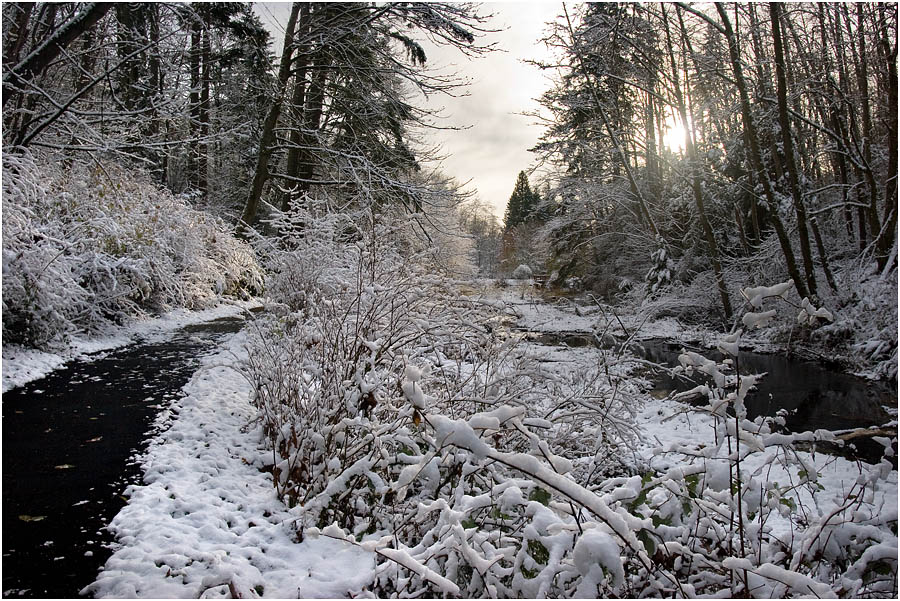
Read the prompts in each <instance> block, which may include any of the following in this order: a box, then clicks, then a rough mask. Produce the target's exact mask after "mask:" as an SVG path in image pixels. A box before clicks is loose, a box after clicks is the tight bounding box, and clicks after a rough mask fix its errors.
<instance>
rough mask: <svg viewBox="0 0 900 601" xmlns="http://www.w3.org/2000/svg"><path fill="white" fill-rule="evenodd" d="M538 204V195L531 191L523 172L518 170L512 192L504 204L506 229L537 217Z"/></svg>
mask: <svg viewBox="0 0 900 601" xmlns="http://www.w3.org/2000/svg"><path fill="white" fill-rule="evenodd" d="M539 204H540V196H538V194H537V193H536V192H534V191H532V189H531V185H530V184H529V183H528V176H527V175H526V174H525V172H524V171H520V172H519V176H518V178H516V187H515V188H514V189H513V193H512V195H511V196H510V197H509V202H508V203H507V205H506V214H505V215H504V218H503V221H504V223H505V225H506V229H507V230H509V229H512V228H514V227H516V226H517V225H521V224H523V223H527V222H529V221H532V220H534V219H535V218H536V217H538V205H539Z"/></svg>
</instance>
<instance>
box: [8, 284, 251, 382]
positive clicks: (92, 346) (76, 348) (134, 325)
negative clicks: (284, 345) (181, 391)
mask: <svg viewBox="0 0 900 601" xmlns="http://www.w3.org/2000/svg"><path fill="white" fill-rule="evenodd" d="M260 304H261V303H260V302H259V301H258V300H251V301H228V302H227V303H223V304H220V305H218V306H216V307H211V308H209V309H204V310H202V311H189V310H187V309H176V310H174V311H171V312H169V313H166V314H164V315H161V316H159V317H154V318H151V319H145V320H135V321H132V322H130V323H128V324H126V325H124V326H119V327H115V328H113V329H111V330H110V332H109V333H108V334H107V335H106V336H102V337H99V338H97V337H92V338H78V337H73V339H72V340H71V341H70V343H69V346H68V348H67V349H65V350H62V351H59V352H56V353H51V352H46V351H40V350H37V349H32V348H25V347H21V346H18V345H4V346H3V350H2V353H0V355H2V358H3V369H2V380H3V392H6V391H7V390H10V389H12V388H16V387H17V386H22V385H23V384H27V383H28V382H31V381H33V380H37V379H38V378H42V377H44V376H46V375H47V374H48V373H50V372H51V371H53V370H55V369H59V368H60V367H62V366H63V365H65V363H66V362H68V361H72V360H74V359H78V360H80V361H90V360H91V359H96V358H98V357H101V356H102V354H100V353H101V352H102V351H109V350H112V349H116V348H120V347H123V346H125V345H127V344H130V343H132V342H134V341H135V340H136V339H138V338H142V339H146V340H148V341H153V340H155V339H159V338H162V337H164V336H166V335H167V334H169V333H171V332H172V331H174V330H177V329H178V328H182V327H184V326H187V325H190V324H195V323H202V322H205V321H210V320H212V319H218V318H221V317H231V316H234V315H240V314H241V313H242V312H244V311H246V310H249V309H252V308H255V307H259V306H260Z"/></svg>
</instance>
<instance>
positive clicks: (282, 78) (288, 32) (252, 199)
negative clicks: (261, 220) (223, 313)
mask: <svg viewBox="0 0 900 601" xmlns="http://www.w3.org/2000/svg"><path fill="white" fill-rule="evenodd" d="M299 13H300V3H299V2H294V3H293V4H292V5H291V16H290V18H288V22H287V28H286V29H285V31H284V47H283V48H282V51H281V64H280V65H279V68H278V87H277V89H276V91H275V96H274V98H272V106H271V107H269V112H268V114H267V115H266V120H265V122H264V123H263V129H262V132H261V134H260V140H259V155H258V157H257V161H256V171H255V172H254V174H253V183H252V184H251V186H250V192H249V194H248V195H247V202H246V204H245V206H244V211H243V213H242V214H241V220H240V222H238V224H237V227H236V228H235V233H236V234H237V235H239V236H244V235H246V231H247V228H249V227H250V226H252V225H253V223H254V222H255V221H256V213H257V211H258V210H259V201H260V199H261V198H262V191H263V187H264V186H265V184H266V180H267V179H268V177H269V159H271V158H272V152H273V150H274V148H273V147H274V144H275V126H276V125H277V124H278V117H279V115H281V103H282V102H283V101H284V94H285V89H286V88H287V82H288V79H290V75H291V57H292V55H293V52H294V28H295V27H296V25H297V15H298V14H299Z"/></svg>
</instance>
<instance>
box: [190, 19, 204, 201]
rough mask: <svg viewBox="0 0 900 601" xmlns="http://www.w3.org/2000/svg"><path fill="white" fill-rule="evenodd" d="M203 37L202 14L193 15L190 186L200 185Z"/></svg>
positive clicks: (196, 186)
mask: <svg viewBox="0 0 900 601" xmlns="http://www.w3.org/2000/svg"><path fill="white" fill-rule="evenodd" d="M202 38H203V26H202V25H201V23H200V14H199V13H198V12H196V9H195V12H194V14H193V15H191V48H190V51H189V52H188V63H189V66H190V71H191V91H190V93H189V94H188V102H189V103H190V106H191V119H190V128H189V132H190V133H189V142H188V148H189V158H188V165H189V166H188V177H189V178H190V187H191V188H194V189H197V188H198V187H199V179H200V178H199V177H198V176H199V173H200V169H199V163H200V144H199V139H200V54H201V50H200V45H201V43H202Z"/></svg>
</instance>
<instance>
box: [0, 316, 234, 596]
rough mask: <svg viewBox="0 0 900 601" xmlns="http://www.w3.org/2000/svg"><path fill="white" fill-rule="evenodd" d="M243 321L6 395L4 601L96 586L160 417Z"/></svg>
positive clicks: (115, 355)
mask: <svg viewBox="0 0 900 601" xmlns="http://www.w3.org/2000/svg"><path fill="white" fill-rule="evenodd" d="M242 324H243V320H242V319H240V318H225V319H220V320H215V321H212V322H209V323H206V324H200V325H195V326H190V327H187V328H184V329H183V330H181V331H179V332H177V333H176V334H175V335H173V337H172V338H170V339H168V340H166V341H165V342H160V343H145V344H140V343H139V344H136V345H132V346H129V347H126V348H123V349H120V350H118V351H113V352H111V353H110V354H109V355H108V356H106V357H104V358H102V359H97V360H95V361H92V362H89V363H83V362H73V363H71V364H69V365H67V366H66V367H65V368H63V369H61V370H58V371H55V372H53V373H51V374H49V375H48V376H46V377H44V378H42V379H40V380H36V381H34V382H31V383H29V384H27V385H25V386H22V387H20V388H16V389H13V390H10V391H9V392H6V393H4V394H3V404H2V410H3V531H2V538H3V596H4V597H15V596H23V597H51V598H53V597H56V598H73V597H77V596H78V592H79V591H80V590H81V589H82V588H83V587H85V586H87V585H88V584H90V583H91V582H92V581H93V580H94V578H95V577H96V575H97V571H98V570H99V568H100V567H101V566H102V565H103V564H104V563H105V562H106V560H107V558H108V557H109V555H110V550H109V549H107V548H106V545H108V544H109V543H110V542H112V540H111V537H110V536H109V535H108V533H107V532H106V531H105V530H104V527H105V526H106V524H108V523H109V521H110V520H111V519H112V518H113V517H114V516H115V515H116V513H118V511H119V509H121V507H122V506H123V505H124V503H125V499H124V498H123V497H122V496H121V495H122V493H123V491H124V490H125V488H126V487H127V486H128V485H129V484H131V483H134V482H137V481H139V479H140V470H139V466H138V465H136V463H135V460H134V458H135V456H136V455H137V454H138V453H140V452H141V451H142V450H143V449H144V447H145V445H146V439H147V435H148V433H149V430H150V428H151V426H152V423H153V419H154V417H155V416H156V414H157V412H158V411H159V410H160V409H161V408H162V407H165V406H166V405H167V404H168V403H170V402H171V401H172V400H173V399H175V398H177V397H178V396H179V394H180V392H179V391H180V390H181V388H182V387H183V386H184V385H185V384H186V383H187V381H188V380H189V379H190V377H191V376H192V374H193V373H194V371H196V369H197V367H198V364H199V359H200V357H201V356H202V355H203V354H204V353H207V352H209V351H211V350H212V349H214V348H215V346H216V344H217V343H218V342H219V341H220V340H221V339H222V337H223V336H224V335H225V334H227V333H231V332H236V331H237V330H239V329H240V327H241V325H242Z"/></svg>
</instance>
